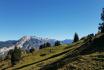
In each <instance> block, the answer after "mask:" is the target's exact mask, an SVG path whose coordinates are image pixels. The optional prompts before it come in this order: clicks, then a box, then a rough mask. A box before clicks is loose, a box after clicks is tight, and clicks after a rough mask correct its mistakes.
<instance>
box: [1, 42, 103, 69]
mask: <svg viewBox="0 0 104 70" xmlns="http://www.w3.org/2000/svg"><path fill="white" fill-rule="evenodd" d="M83 44H84V41H83V40H80V41H78V42H76V43H73V44H67V45H61V46H57V47H48V48H44V49H41V50H39V51H36V52H34V53H33V54H31V53H29V54H25V55H23V58H22V60H21V61H20V62H19V63H17V64H16V65H15V66H14V67H12V66H10V60H5V61H2V62H1V63H0V70H3V69H5V70H16V69H17V70H41V69H42V70H99V69H100V70H103V67H104V52H93V53H90V54H86V55H81V54H80V52H81V51H83V50H84V49H86V46H81V45H83Z"/></svg>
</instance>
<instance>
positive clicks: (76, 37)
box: [73, 33, 79, 42]
mask: <svg viewBox="0 0 104 70" xmlns="http://www.w3.org/2000/svg"><path fill="white" fill-rule="evenodd" d="M77 41H79V37H78V34H77V33H75V35H74V40H73V42H77Z"/></svg>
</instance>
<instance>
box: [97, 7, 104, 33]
mask: <svg viewBox="0 0 104 70" xmlns="http://www.w3.org/2000/svg"><path fill="white" fill-rule="evenodd" d="M101 20H102V23H100V24H99V28H98V29H99V30H100V32H101V33H104V8H103V9H102V13H101Z"/></svg>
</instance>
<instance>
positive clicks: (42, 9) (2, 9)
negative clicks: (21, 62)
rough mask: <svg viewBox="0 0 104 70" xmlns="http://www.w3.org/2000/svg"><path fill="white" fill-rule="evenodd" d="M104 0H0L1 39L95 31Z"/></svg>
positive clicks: (58, 36)
mask: <svg viewBox="0 0 104 70" xmlns="http://www.w3.org/2000/svg"><path fill="white" fill-rule="evenodd" d="M103 7H104V0H0V40H3V41H5V40H16V39H19V38H21V37H22V36H24V35H35V36H39V37H47V38H52V39H53V38H54V39H59V40H63V39H73V35H74V33H75V32H77V33H78V34H79V36H80V37H82V36H86V35H87V34H90V33H96V32H97V30H98V29H97V27H98V24H99V23H100V22H101V20H100V13H101V10H102V8H103Z"/></svg>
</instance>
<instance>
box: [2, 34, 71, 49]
mask: <svg viewBox="0 0 104 70" xmlns="http://www.w3.org/2000/svg"><path fill="white" fill-rule="evenodd" d="M55 41H56V40H55V39H48V38H41V37H36V36H23V37H22V38H21V39H19V40H8V41H0V48H3V47H7V48H9V47H11V46H19V47H21V48H25V49H28V48H29V47H35V48H39V46H40V45H42V44H44V43H46V42H49V43H50V44H51V45H54V43H55ZM60 42H61V43H62V44H68V43H71V42H72V40H70V39H66V40H63V41H60Z"/></svg>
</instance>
